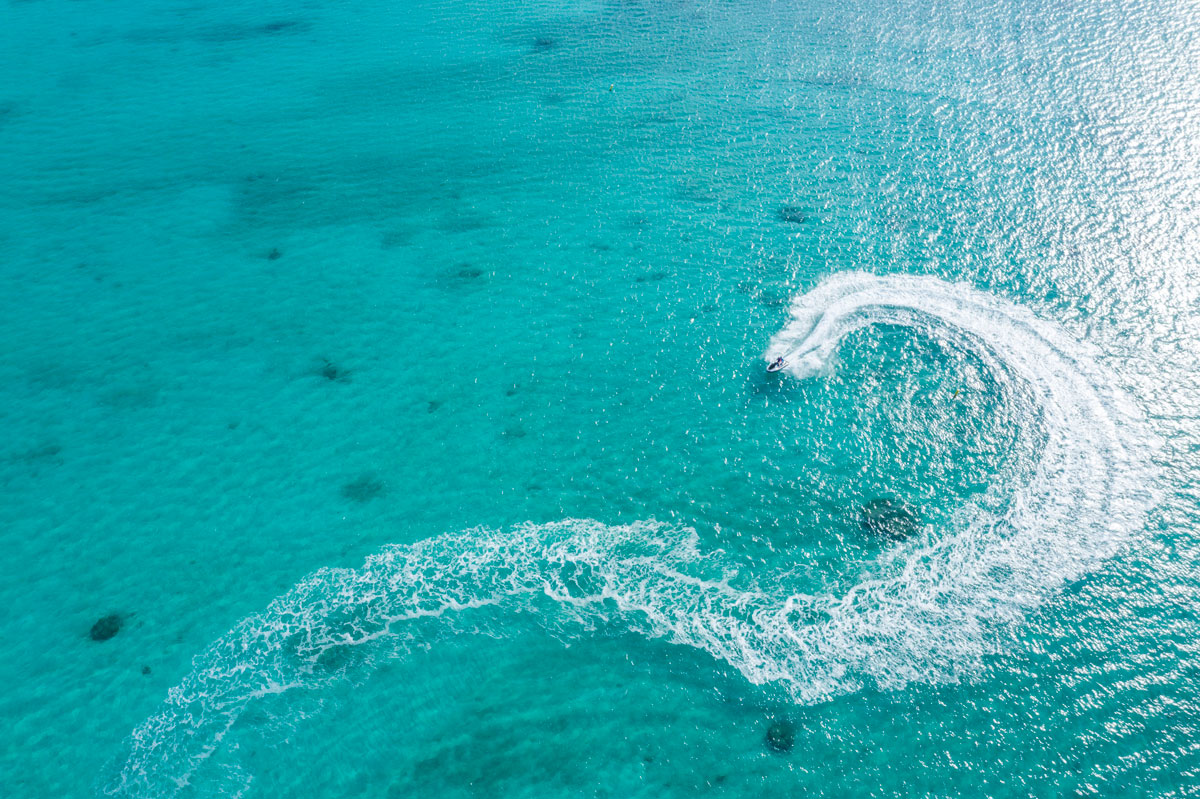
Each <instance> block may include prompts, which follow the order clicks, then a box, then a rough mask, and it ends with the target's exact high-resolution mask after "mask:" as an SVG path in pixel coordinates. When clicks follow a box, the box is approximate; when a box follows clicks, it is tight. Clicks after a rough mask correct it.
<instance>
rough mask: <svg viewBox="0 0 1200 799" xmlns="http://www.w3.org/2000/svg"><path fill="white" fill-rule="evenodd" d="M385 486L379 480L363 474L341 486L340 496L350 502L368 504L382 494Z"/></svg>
mask: <svg viewBox="0 0 1200 799" xmlns="http://www.w3.org/2000/svg"><path fill="white" fill-rule="evenodd" d="M386 487H387V486H385V485H384V484H383V481H382V480H380V479H379V478H377V477H375V476H373V475H369V474H364V475H363V476H362V477H358V478H356V479H354V480H351V481H350V482H349V483H346V484H345V485H343V486H342V496H343V497H345V498H346V499H348V500H351V501H352V502H370V501H371V500H373V499H375V498H376V497H378V496H380V495H381V494H383V491H384V489H385V488H386Z"/></svg>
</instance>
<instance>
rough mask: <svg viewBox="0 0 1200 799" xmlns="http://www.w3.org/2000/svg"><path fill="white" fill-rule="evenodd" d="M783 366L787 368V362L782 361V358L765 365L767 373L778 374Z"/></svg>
mask: <svg viewBox="0 0 1200 799" xmlns="http://www.w3.org/2000/svg"><path fill="white" fill-rule="evenodd" d="M785 366H787V362H786V361H784V360H783V358H782V357H779V358H776V359H775V360H773V361H771V363H769V364H767V371H768V372H778V371H780V370H782V369H783V368H784V367H785Z"/></svg>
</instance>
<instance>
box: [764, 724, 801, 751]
mask: <svg viewBox="0 0 1200 799" xmlns="http://www.w3.org/2000/svg"><path fill="white" fill-rule="evenodd" d="M763 742H764V743H765V744H766V745H767V749H769V750H771V751H772V752H775V753H776V754H780V755H782V754H786V753H788V752H790V751H792V747H794V746H795V745H796V725H795V724H793V723H792V722H790V721H787V720H777V721H773V722H771V724H770V725H769V726H768V727H767V733H766V735H765V736H763Z"/></svg>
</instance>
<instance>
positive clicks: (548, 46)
mask: <svg viewBox="0 0 1200 799" xmlns="http://www.w3.org/2000/svg"><path fill="white" fill-rule="evenodd" d="M557 46H558V41H557V40H556V39H555V38H554V37H553V36H538V37H537V38H536V39H534V40H533V51H534V52H535V53H546V52H549V51H550V50H553V49H554V48H555V47H557Z"/></svg>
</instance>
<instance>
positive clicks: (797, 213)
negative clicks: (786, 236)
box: [778, 205, 812, 225]
mask: <svg viewBox="0 0 1200 799" xmlns="http://www.w3.org/2000/svg"><path fill="white" fill-rule="evenodd" d="M778 213H779V221H780V222H791V223H792V224H794V225H803V224H806V223H807V222H809V221H811V219H812V217H811V216H809V213H808V211H806V210H804V209H803V208H801V207H800V206H798V205H784V206H781V207H780V209H779V212H778Z"/></svg>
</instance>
